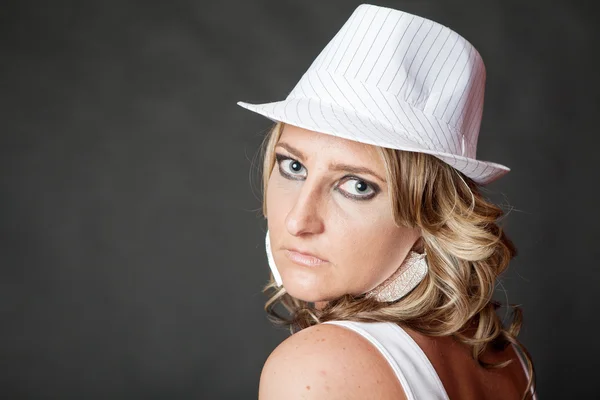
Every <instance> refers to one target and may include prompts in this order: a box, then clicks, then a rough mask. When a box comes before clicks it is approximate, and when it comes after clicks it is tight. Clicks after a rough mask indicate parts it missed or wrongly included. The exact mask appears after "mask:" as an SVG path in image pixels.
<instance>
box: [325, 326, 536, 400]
mask: <svg viewBox="0 0 600 400" xmlns="http://www.w3.org/2000/svg"><path fill="white" fill-rule="evenodd" d="M324 324H334V325H340V326H344V327H346V328H348V329H351V330H353V331H355V332H356V333H358V334H360V335H362V336H363V337H365V338H366V339H367V340H368V341H369V342H371V343H372V344H373V345H374V346H375V347H376V348H377V349H378V350H379V351H380V352H381V354H382V355H383V356H384V357H385V359H386V360H387V361H388V363H389V364H390V366H391V367H392V369H393V370H394V373H395V374H396V377H397V378H398V380H399V381H400V384H401V385H402V388H403V389H404V392H405V393H406V398H407V399H408V400H423V399H427V400H449V399H450V398H449V397H448V394H447V393H446V390H445V389H444V385H443V384H442V381H441V380H440V377H439V376H438V374H437V373H436V372H435V369H434V368H433V365H432V364H431V362H430V361H429V359H428V358H427V356H426V355H425V353H424V352H423V350H421V348H420V347H419V345H418V344H417V342H415V341H414V339H413V338H412V337H410V335H409V334H408V333H406V331H404V329H402V328H401V327H400V326H398V325H397V324H394V323H392V322H357V321H327V322H324ZM515 352H516V353H517V357H519V361H521V365H522V366H523V369H524V371H525V374H526V375H527V369H526V365H525V363H524V361H523V359H522V358H521V356H520V354H519V352H518V351H517V349H516V347H515ZM532 392H533V388H532ZM533 399H534V400H536V399H537V396H535V395H534V396H533Z"/></svg>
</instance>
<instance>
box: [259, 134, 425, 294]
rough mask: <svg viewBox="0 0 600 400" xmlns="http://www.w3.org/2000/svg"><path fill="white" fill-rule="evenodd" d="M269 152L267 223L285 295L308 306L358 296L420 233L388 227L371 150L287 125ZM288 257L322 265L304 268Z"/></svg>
mask: <svg viewBox="0 0 600 400" xmlns="http://www.w3.org/2000/svg"><path fill="white" fill-rule="evenodd" d="M275 153H276V157H277V162H276V164H275V167H274V168H273V172H272V174H271V176H270V178H269V184H268V189H267V199H266V200H267V219H268V227H269V236H270V240H271V250H272V252H273V259H274V261H275V264H276V265H277V268H278V270H279V272H280V274H281V278H282V280H283V286H284V287H285V288H286V290H287V292H288V293H289V294H290V295H292V296H293V297H295V298H298V299H301V300H304V301H309V302H323V301H329V300H333V299H335V298H337V297H340V296H342V295H344V294H352V295H359V294H362V293H365V292H367V291H369V290H371V289H373V288H374V287H376V286H377V285H379V284H380V283H382V282H383V281H384V280H385V279H387V278H388V277H389V276H390V275H391V274H392V273H393V272H394V271H395V270H396V269H398V267H399V266H400V264H401V263H402V261H403V260H404V258H405V257H406V255H407V254H408V252H409V250H410V249H411V247H412V246H413V244H414V243H415V241H416V240H417V239H418V238H419V236H420V231H419V229H418V228H404V227H397V226H396V225H395V223H394V220H393V217H392V211H391V208H390V203H389V193H388V192H387V185H386V182H385V168H384V163H383V160H382V159H381V157H380V156H379V154H378V153H377V152H376V150H375V147H373V146H370V145H367V144H363V143H359V142H354V141H351V140H346V139H342V138H338V137H335V136H331V135H327V134H324V133H319V132H314V131H311V130H307V129H304V128H300V127H297V126H294V125H287V124H286V125H285V126H284V128H283V132H282V134H281V137H280V140H279V142H278V144H277V145H276V147H275ZM342 164H343V165H342ZM352 169H354V170H352ZM367 170H370V171H372V173H369V172H367ZM289 250H296V251H299V252H301V253H311V254H313V255H314V256H316V257H318V258H319V259H321V260H323V261H322V262H318V263H314V261H318V260H314V259H308V262H309V264H310V265H304V264H303V263H302V262H301V261H297V254H295V253H290V252H289ZM305 260H306V258H305Z"/></svg>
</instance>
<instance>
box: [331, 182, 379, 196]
mask: <svg viewBox="0 0 600 400" xmlns="http://www.w3.org/2000/svg"><path fill="white" fill-rule="evenodd" d="M339 187H340V188H343V191H344V192H346V193H348V195H349V196H350V197H352V198H355V199H359V200H368V199H370V198H371V197H373V196H374V195H375V194H376V193H377V191H376V190H375V189H374V188H373V187H372V186H371V185H370V184H368V183H367V182H365V181H363V180H360V179H356V178H350V179H348V180H347V181H345V182H344V183H343V184H341V185H340V186H339Z"/></svg>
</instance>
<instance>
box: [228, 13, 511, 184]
mask: <svg viewBox="0 0 600 400" xmlns="http://www.w3.org/2000/svg"><path fill="white" fill-rule="evenodd" d="M485 80H486V70H485V66H484V64H483V61H482V59H481V56H480V54H479V52H478V51H477V50H476V49H475V47H474V46H473V45H472V44H471V43H469V42H468V41H467V40H466V39H465V38H463V37H462V36H460V35H459V34H458V33H456V32H454V31H453V30H452V29H450V28H448V27H446V26H444V25H442V24H439V23H437V22H435V21H432V20H429V19H426V18H423V17H420V16H417V15H413V14H410V13H406V12H403V11H400V10H395V9H392V8H387V7H380V6H375V5H371V4H361V5H360V6H358V7H357V8H356V9H355V10H354V12H353V13H352V15H351V16H350V17H349V19H348V20H347V21H346V22H345V23H344V25H343V26H342V27H341V28H340V30H339V31H338V32H337V33H336V35H335V36H334V37H333V38H332V39H331V40H330V41H329V43H328V44H327V45H326V46H325V48H324V49H323V50H322V51H321V52H320V54H319V55H318V56H317V57H316V59H315V60H314V61H313V62H312V64H311V65H310V67H309V68H308V70H307V71H306V72H305V73H304V74H303V75H302V77H301V78H300V80H299V81H298V83H297V84H296V85H295V86H294V88H293V89H292V90H291V92H290V93H289V95H288V96H287V98H286V99H285V100H283V101H277V102H272V103H264V104H249V103H245V102H238V104H239V105H240V106H242V107H245V108H248V109H250V110H252V111H255V112H258V113H260V114H262V115H264V116H266V117H268V118H270V119H272V120H273V121H283V122H286V123H289V124H292V125H297V126H300V127H303V128H306V129H310V130H314V131H318V132H323V133H327V134H331V135H335V136H339V137H343V138H346V139H350V140H356V141H360V142H363V143H368V144H373V145H378V146H382V147H389V148H395V149H401V150H408V151H417V152H423V153H429V154H432V155H434V156H436V157H438V158H440V159H442V160H443V161H445V162H447V163H449V164H450V165H452V166H453V167H455V168H456V169H458V170H459V171H461V172H463V173H464V174H465V175H466V176H469V177H470V178H472V179H473V180H475V181H476V182H478V183H480V184H484V183H489V182H491V181H492V180H495V179H497V178H499V177H500V176H502V175H504V174H505V173H507V172H508V171H509V168H507V167H505V166H503V165H500V164H496V163H492V162H487V161H480V160H476V149H477V140H478V135H479V129H480V125H481V119H482V113H483V99H484V92H485Z"/></svg>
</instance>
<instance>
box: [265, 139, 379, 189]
mask: <svg viewBox="0 0 600 400" xmlns="http://www.w3.org/2000/svg"><path fill="white" fill-rule="evenodd" d="M277 146H281V147H283V148H284V149H286V150H287V151H289V152H290V153H292V154H293V155H294V156H296V157H298V158H300V159H305V156H304V154H303V153H302V152H301V151H300V150H298V149H297V148H295V147H294V146H292V145H290V144H288V143H285V142H279V143H277ZM329 169H330V170H332V171H346V172H352V173H354V174H369V175H372V176H374V177H375V178H377V179H379V180H380V181H381V182H383V183H385V179H383V178H382V177H381V176H379V175H378V174H376V173H375V172H374V171H372V170H371V169H369V168H367V167H359V166H357V165H350V164H344V163H332V164H329Z"/></svg>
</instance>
